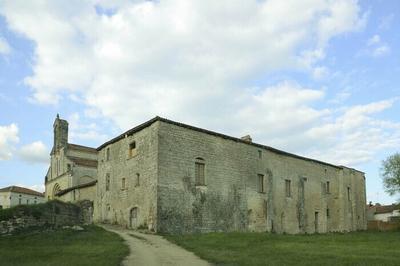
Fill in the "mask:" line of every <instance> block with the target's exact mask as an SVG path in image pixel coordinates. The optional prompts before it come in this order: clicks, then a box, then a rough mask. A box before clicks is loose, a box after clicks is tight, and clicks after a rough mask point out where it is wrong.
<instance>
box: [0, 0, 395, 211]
mask: <svg viewBox="0 0 400 266" xmlns="http://www.w3.org/2000/svg"><path fill="white" fill-rule="evenodd" d="M399 26H400V2H399V1H397V0H384V1H383V0H382V1H379V0H375V1H367V0H366V1H354V0H335V1H328V0H327V1H324V0H293V1H289V0H288V1H281V0H265V1H262V0H229V1H223V0H221V1H209V0H201V1H188V0H166V1H163V0H159V1H138V0H136V1H133V0H131V1H123V0H121V1H119V0H118V1H107V0H105V1H95V0H88V1H81V0H65V1H64V0H55V1H39V0H38V1H23V0H21V1H20V0H10V1H9V0H0V187H4V186H8V185H21V186H25V187H29V188H33V189H36V190H39V191H44V176H45V174H46V172H47V168H48V165H49V152H50V150H51V147H52V141H53V135H52V134H53V132H52V131H53V129H52V125H53V121H54V119H55V117H56V114H57V113H59V114H60V117H61V118H63V119H67V120H68V122H69V142H70V143H76V144H81V145H87V146H91V147H98V146H100V145H101V144H102V143H104V142H105V141H107V140H109V139H111V138H112V137H115V136H117V135H118V134H120V133H122V132H123V131H124V130H127V129H129V128H132V127H134V126H135V125H138V124H140V123H143V122H145V121H147V120H149V119H151V118H153V117H154V116H156V115H158V116H161V117H165V118H168V119H172V120H175V121H179V122H183V123H187V124H190V125H194V126H198V127H201V128H206V129H209V130H213V131H217V132H221V133H224V134H228V135H231V136H236V137H240V136H244V135H247V134H250V135H251V136H252V138H253V141H254V142H256V143H261V144H265V145H268V146H272V147H274V148H278V149H282V150H285V151H288V152H292V153H295V154H299V155H302V156H307V157H311V158H315V159H319V160H323V161H326V162H329V163H333V164H338V165H345V166H348V167H353V168H356V169H358V170H361V171H363V172H365V173H366V184H367V187H366V190H367V201H372V202H374V203H376V202H380V203H383V204H390V203H393V202H395V201H396V200H397V199H398V198H399V195H397V196H396V195H395V196H389V195H388V194H387V193H385V191H384V189H383V187H382V179H381V176H380V167H381V162H382V160H384V159H385V158H386V157H388V156H389V155H391V154H393V153H395V152H399V150H400V116H399V113H400V105H399V101H400V51H399V48H400V31H399Z"/></svg>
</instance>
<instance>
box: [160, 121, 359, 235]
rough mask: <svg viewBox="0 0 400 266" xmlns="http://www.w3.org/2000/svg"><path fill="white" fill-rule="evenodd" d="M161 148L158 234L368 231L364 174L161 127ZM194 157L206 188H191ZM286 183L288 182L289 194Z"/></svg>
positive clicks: (219, 138)
mask: <svg viewBox="0 0 400 266" xmlns="http://www.w3.org/2000/svg"><path fill="white" fill-rule="evenodd" d="M158 150H159V156H158V158H159V159H158V161H159V167H158V169H159V172H158V174H159V178H158V192H157V205H158V212H157V215H158V216H157V221H158V230H159V231H161V232H173V233H182V232H208V231H240V230H246V231H247V230H251V231H275V232H287V233H302V232H307V233H313V232H316V231H317V232H328V231H350V230H362V229H366V219H365V180H364V175H363V173H361V172H358V171H355V170H352V169H347V168H342V167H336V166H333V165H329V164H324V163H319V162H315V161H311V160H305V159H301V158H296V157H293V156H290V155H287V154H282V153H279V152H275V151H271V150H269V149H264V148H261V147H257V146H253V145H249V144H246V143H243V142H238V141H234V140H230V139H224V138H222V137H218V136H214V135H210V134H206V133H203V132H198V131H195V130H191V129H188V128H184V127H179V126H176V125H172V124H169V123H164V122H160V126H159V148H158ZM198 157H200V158H202V159H204V160H205V176H206V186H196V185H195V184H194V182H195V180H194V179H195V177H194V175H195V160H196V158H198ZM258 174H262V175H264V177H265V184H264V186H265V192H263V193H260V192H258ZM285 180H290V183H291V195H290V196H289V197H287V195H286V191H285ZM327 181H329V184H330V185H329V186H330V191H329V193H328V192H327V191H326V182H327ZM348 187H349V188H350V199H348V197H347V188H348ZM328 209H329V211H328ZM328 212H329V215H328Z"/></svg>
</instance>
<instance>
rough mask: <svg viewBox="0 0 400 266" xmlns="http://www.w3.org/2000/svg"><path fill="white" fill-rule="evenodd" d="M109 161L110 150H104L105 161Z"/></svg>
mask: <svg viewBox="0 0 400 266" xmlns="http://www.w3.org/2000/svg"><path fill="white" fill-rule="evenodd" d="M109 160H110V148H107V149H106V161H109Z"/></svg>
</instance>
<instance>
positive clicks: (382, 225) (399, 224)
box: [368, 221, 400, 231]
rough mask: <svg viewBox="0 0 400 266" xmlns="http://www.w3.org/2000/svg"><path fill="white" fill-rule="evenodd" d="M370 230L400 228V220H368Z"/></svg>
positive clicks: (393, 229)
mask: <svg viewBox="0 0 400 266" xmlns="http://www.w3.org/2000/svg"><path fill="white" fill-rule="evenodd" d="M368 230H377V231H395V230H400V221H396V222H382V221H368Z"/></svg>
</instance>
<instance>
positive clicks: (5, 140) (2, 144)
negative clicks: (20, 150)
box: [0, 123, 19, 161]
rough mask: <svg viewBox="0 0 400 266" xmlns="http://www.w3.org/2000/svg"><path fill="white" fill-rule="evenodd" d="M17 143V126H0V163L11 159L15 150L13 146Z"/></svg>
mask: <svg viewBox="0 0 400 266" xmlns="http://www.w3.org/2000/svg"><path fill="white" fill-rule="evenodd" d="M18 142H19V137H18V126H17V125H16V124H14V123H13V124H10V125H8V126H0V161H1V160H9V159H11V157H12V155H13V152H14V150H15V147H14V146H15V144H17V143H18Z"/></svg>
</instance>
